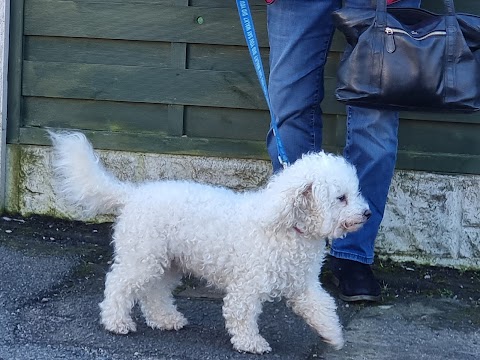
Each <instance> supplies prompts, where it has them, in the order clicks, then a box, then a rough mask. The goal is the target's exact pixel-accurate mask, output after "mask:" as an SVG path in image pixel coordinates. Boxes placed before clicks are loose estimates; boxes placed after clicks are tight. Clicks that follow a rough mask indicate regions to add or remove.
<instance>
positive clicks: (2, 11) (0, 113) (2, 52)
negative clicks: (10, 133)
mask: <svg viewBox="0 0 480 360" xmlns="http://www.w3.org/2000/svg"><path fill="white" fill-rule="evenodd" d="M9 27H10V0H5V1H2V2H0V213H2V212H3V211H4V210H5V195H6V168H7V167H6V151H7V93H8V87H7V76H8V50H9Z"/></svg>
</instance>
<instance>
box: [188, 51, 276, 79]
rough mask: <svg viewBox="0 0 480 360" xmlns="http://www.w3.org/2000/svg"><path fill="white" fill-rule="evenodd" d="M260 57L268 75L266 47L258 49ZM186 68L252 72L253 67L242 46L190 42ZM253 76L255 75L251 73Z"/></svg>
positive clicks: (248, 55) (267, 52) (247, 53)
mask: <svg viewBox="0 0 480 360" xmlns="http://www.w3.org/2000/svg"><path fill="white" fill-rule="evenodd" d="M260 52H261V58H262V62H263V65H264V67H265V74H266V76H268V56H269V53H270V52H269V50H268V48H262V49H260ZM188 68H189V69H196V70H201V69H204V70H220V71H223V70H226V71H238V72H246V71H251V72H253V71H254V70H253V69H254V67H253V63H252V60H251V59H250V54H249V52H248V49H247V48H246V47H243V46H222V45H210V44H190V45H189V46H188ZM253 75H254V76H256V75H255V74H254V73H253Z"/></svg>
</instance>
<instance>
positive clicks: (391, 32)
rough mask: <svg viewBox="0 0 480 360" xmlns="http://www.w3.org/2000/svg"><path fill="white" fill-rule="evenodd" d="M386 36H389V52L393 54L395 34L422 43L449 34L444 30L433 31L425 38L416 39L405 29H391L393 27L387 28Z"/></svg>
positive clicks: (387, 43) (387, 45)
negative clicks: (433, 37) (430, 38)
mask: <svg viewBox="0 0 480 360" xmlns="http://www.w3.org/2000/svg"><path fill="white" fill-rule="evenodd" d="M385 34H387V35H388V36H387V42H386V47H387V51H388V52H389V53H393V52H394V51H395V38H394V36H393V35H394V34H403V35H407V36H409V37H410V38H411V39H413V40H417V41H421V40H425V39H428V38H429V37H432V36H445V35H447V32H446V31H444V30H435V31H432V32H431V33H428V34H426V35H423V36H420V37H414V36H412V34H411V33H409V32H408V31H405V30H403V29H396V28H391V27H388V26H387V27H386V28H385Z"/></svg>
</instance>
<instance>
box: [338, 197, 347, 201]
mask: <svg viewBox="0 0 480 360" xmlns="http://www.w3.org/2000/svg"><path fill="white" fill-rule="evenodd" d="M337 199H338V201H340V202H346V201H347V196H346V195H342V196H339V197H337Z"/></svg>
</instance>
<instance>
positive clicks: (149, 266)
mask: <svg viewBox="0 0 480 360" xmlns="http://www.w3.org/2000/svg"><path fill="white" fill-rule="evenodd" d="M135 260H136V261H135ZM159 268H160V269H159ZM161 275H162V269H161V266H158V265H157V263H156V262H155V260H154V259H148V258H145V259H141V260H140V259H132V258H130V259H125V258H124V259H122V261H118V259H115V262H114V264H113V265H112V269H111V271H110V272H109V273H108V274H107V278H106V281H105V292H104V295H105V298H104V300H103V301H102V302H101V303H100V309H101V312H100V318H101V323H102V324H103V325H104V327H105V329H107V330H108V331H111V332H114V333H117V334H127V333H128V332H130V331H136V325H135V322H134V321H133V319H132V317H131V315H130V312H131V310H132V308H133V306H134V305H135V301H136V299H137V293H138V292H139V291H141V290H142V289H143V287H144V286H145V284H147V283H148V282H149V281H150V280H151V279H152V278H154V277H155V276H161Z"/></svg>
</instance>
